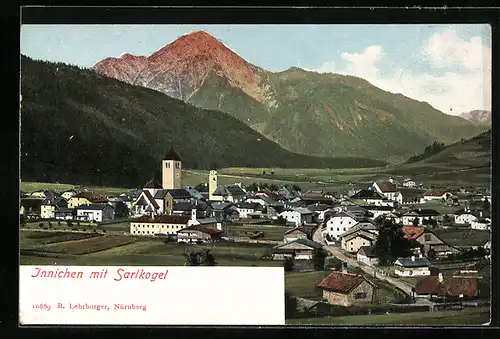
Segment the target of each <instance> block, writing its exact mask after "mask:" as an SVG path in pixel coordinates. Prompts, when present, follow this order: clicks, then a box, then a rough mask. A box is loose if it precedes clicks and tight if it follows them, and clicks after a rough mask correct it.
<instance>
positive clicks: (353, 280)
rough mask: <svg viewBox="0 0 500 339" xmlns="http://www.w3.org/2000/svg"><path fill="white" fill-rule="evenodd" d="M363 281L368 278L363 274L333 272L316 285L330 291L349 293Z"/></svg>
mask: <svg viewBox="0 0 500 339" xmlns="http://www.w3.org/2000/svg"><path fill="white" fill-rule="evenodd" d="M363 281H367V280H366V279H365V278H363V276H361V275H355V274H350V273H343V272H332V273H330V274H329V275H328V276H327V277H326V278H325V279H323V280H322V281H321V282H320V283H319V284H318V285H316V286H317V287H319V288H322V289H326V290H329V291H334V292H340V293H349V292H350V291H351V290H353V289H354V288H356V287H357V286H359V285H360V284H361V283H362V282H363Z"/></svg>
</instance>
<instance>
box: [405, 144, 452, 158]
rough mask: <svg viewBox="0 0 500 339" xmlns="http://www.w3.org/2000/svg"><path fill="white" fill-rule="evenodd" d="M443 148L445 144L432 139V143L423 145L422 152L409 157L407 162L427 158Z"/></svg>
mask: <svg viewBox="0 0 500 339" xmlns="http://www.w3.org/2000/svg"><path fill="white" fill-rule="evenodd" d="M445 148H446V145H445V144H443V143H442V142H437V141H434V142H433V143H432V144H430V145H428V146H427V147H425V149H424V152H423V153H422V154H419V155H415V156H413V157H410V158H409V159H408V161H407V162H408V163H411V162H417V161H420V160H423V159H426V158H429V157H430V156H431V155H434V154H437V153H439V152H440V151H442V150H443V149H445Z"/></svg>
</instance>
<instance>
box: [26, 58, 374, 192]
mask: <svg viewBox="0 0 500 339" xmlns="http://www.w3.org/2000/svg"><path fill="white" fill-rule="evenodd" d="M21 70H22V74H21V93H22V98H23V99H22V110H21V119H22V123H21V133H22V134H21V143H22V147H21V148H22V152H21V154H22V156H21V168H22V177H23V179H24V180H27V181H45V182H51V181H52V182H55V181H60V182H74V183H79V184H97V185H130V186H135V185H138V184H142V183H143V182H144V181H145V180H148V179H149V178H150V177H151V175H152V174H153V173H154V172H158V171H159V160H160V159H161V157H162V156H163V154H164V152H165V150H166V149H167V148H169V147H170V145H172V144H173V145H174V147H175V149H176V151H177V152H178V153H179V155H180V156H181V158H183V161H184V167H198V168H203V167H205V168H206V167H209V166H212V165H214V164H215V165H216V166H217V167H225V166H249V165H250V166H256V167H257V166H262V167H269V166H280V167H313V168H314V167H337V168H340V167H359V166H361V167H366V166H380V165H382V164H383V162H380V161H372V160H367V159H357V158H347V159H331V158H330V159H328V158H317V157H310V156H306V155H298V154H295V153H292V152H289V151H286V150H284V149H282V148H280V147H279V146H278V145H277V144H276V143H274V142H272V141H270V140H268V139H266V138H265V137H263V136H262V135H261V134H259V133H257V132H256V131H254V130H252V129H251V128H249V127H248V126H246V125H245V124H243V123H241V122H240V121H239V120H237V119H235V118H233V117H231V116H229V115H227V114H223V113H221V112H218V111H209V110H203V109H199V108H196V107H193V106H191V105H188V104H185V103H184V102H182V101H179V100H175V99H171V98H169V97H167V96H166V95H163V94H161V93H158V92H156V91H152V90H148V89H145V88H142V87H136V86H131V85H128V84H125V83H123V82H120V81H116V80H113V79H109V78H106V77H102V76H99V75H97V74H95V73H94V72H93V71H90V70H81V69H78V68H76V67H70V66H67V65H64V64H61V63H58V64H53V63H47V62H39V61H33V60H31V59H28V58H26V57H23V58H22V65H21ZM258 139H260V141H258Z"/></svg>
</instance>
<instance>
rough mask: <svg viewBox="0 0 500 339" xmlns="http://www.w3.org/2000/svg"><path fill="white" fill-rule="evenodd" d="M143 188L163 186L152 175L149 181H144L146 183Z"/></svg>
mask: <svg viewBox="0 0 500 339" xmlns="http://www.w3.org/2000/svg"><path fill="white" fill-rule="evenodd" d="M144 188H155V189H156V188H163V187H162V185H161V183H160V182H159V181H158V180H156V179H155V177H154V176H153V178H152V179H151V180H150V181H148V182H147V183H146V185H144Z"/></svg>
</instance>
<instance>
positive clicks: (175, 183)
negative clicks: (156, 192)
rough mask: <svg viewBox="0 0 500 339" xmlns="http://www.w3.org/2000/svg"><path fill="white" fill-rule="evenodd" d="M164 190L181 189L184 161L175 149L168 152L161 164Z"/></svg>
mask: <svg viewBox="0 0 500 339" xmlns="http://www.w3.org/2000/svg"><path fill="white" fill-rule="evenodd" d="M161 173H162V187H163V189H167V190H168V189H170V190H171V189H179V188H181V175H182V160H181V158H180V157H179V156H178V155H177V153H175V151H174V149H173V148H170V150H169V151H168V152H167V154H166V155H165V156H164V157H163V160H162V162H161Z"/></svg>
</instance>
